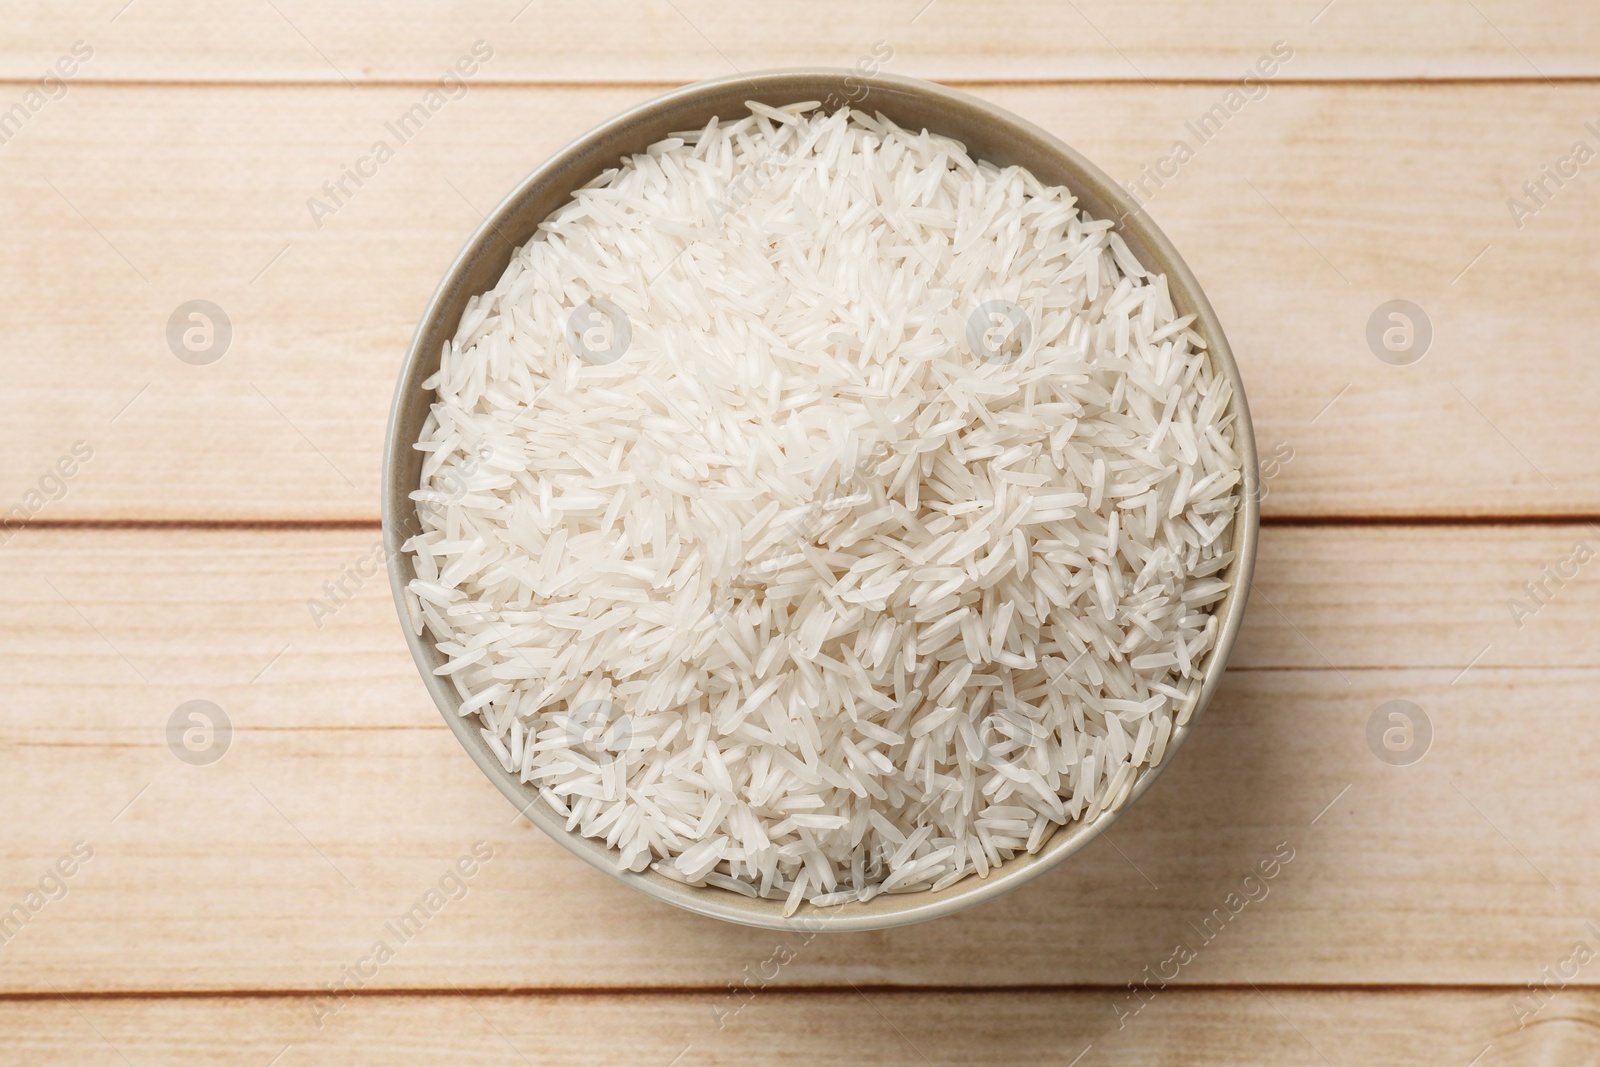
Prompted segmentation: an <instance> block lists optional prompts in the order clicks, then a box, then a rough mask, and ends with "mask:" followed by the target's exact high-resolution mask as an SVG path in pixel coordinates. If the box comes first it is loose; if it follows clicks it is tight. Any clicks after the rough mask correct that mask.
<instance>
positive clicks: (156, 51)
mask: <svg viewBox="0 0 1600 1067" xmlns="http://www.w3.org/2000/svg"><path fill="white" fill-rule="evenodd" d="M0 17H4V19H5V22H6V24H7V26H8V28H9V29H8V33H7V40H6V44H5V48H4V51H3V52H0V61H3V65H0V73H3V74H4V75H7V76H12V77H16V76H26V75H31V74H35V73H36V72H37V71H40V70H43V69H44V68H45V67H47V66H48V65H50V64H51V63H53V62H54V61H55V59H56V57H57V55H59V54H60V53H61V52H62V51H63V50H64V49H66V48H67V47H68V46H69V45H70V44H71V43H72V42H73V41H74V40H77V39H80V38H81V39H86V40H88V41H91V42H93V43H94V45H95V47H96V55H95V58H94V60H93V61H92V63H91V65H90V68H89V70H88V71H87V72H86V73H85V76H87V77H95V78H133V79H149V78H165V79H230V80H231V79H244V80H249V79H262V78H283V79H307V78H315V79H322V80H330V79H331V80H335V81H337V80H340V79H342V78H348V79H350V80H351V81H355V82H361V81H365V80H371V79H396V78H410V79H416V78H427V77H437V76H438V75H439V73H440V72H441V71H443V70H446V69H448V67H449V66H450V64H452V63H453V62H454V61H455V59H456V57H457V56H458V55H459V54H461V52H462V51H463V50H465V49H466V48H467V47H468V46H469V45H470V44H471V43H472V42H473V41H474V40H478V39H482V40H485V41H487V42H490V43H491V44H492V45H493V47H494V48H495V59H494V63H493V65H492V67H491V75H492V76H493V77H496V78H502V79H509V80H515V81H530V82H551V81H564V82H572V81H579V82H589V81H617V80H626V81H637V80H666V81H679V80H685V79H695V78H704V77H710V76H713V75H719V74H726V73H731V72H733V71H735V70H745V71H747V70H759V69H762V68H767V67H779V66H796V65H799V66H808V65H819V64H821V65H831V66H853V65H854V64H855V63H856V62H857V60H858V59H860V58H861V57H863V56H871V55H872V54H873V50H874V44H875V43H876V42H883V45H881V46H879V53H878V54H880V55H881V54H883V52H882V48H883V47H884V46H887V47H888V48H891V49H892V53H893V54H892V58H891V59H889V60H888V64H889V67H890V69H894V70H899V71H903V72H905V73H911V74H919V75H923V76H925V77H937V78H966V79H973V78H981V79H1040V78H1065V79H1083V78H1113V79H1119V80H1125V81H1140V80H1143V79H1144V78H1146V77H1148V78H1238V77H1240V76H1241V74H1242V72H1243V71H1244V69H1245V68H1246V67H1248V66H1250V65H1251V64H1252V63H1254V62H1255V61H1256V60H1257V59H1258V58H1259V57H1260V56H1261V55H1262V54H1264V53H1265V52H1267V51H1268V50H1269V49H1270V48H1271V46H1272V44H1273V43H1274V42H1275V41H1278V40H1284V41H1287V42H1292V43H1293V44H1294V45H1295V46H1296V48H1297V54H1296V58H1295V60H1294V62H1293V63H1292V65H1291V67H1290V70H1289V72H1290V73H1291V74H1292V75H1293V76H1295V77H1305V78H1352V77H1356V78H1396V77H1398V78H1431V77H1463V76H1466V77H1473V76H1486V75H1487V76H1502V77H1515V78H1528V77H1531V78H1538V77H1540V76H1541V75H1546V76H1550V77H1557V76H1562V75H1572V74H1588V75H1592V74H1595V73H1597V71H1600V52H1597V49H1596V41H1597V40H1600V16H1597V13H1596V11H1595V9H1594V7H1593V5H1591V4H1585V3H1582V2H1581V0H1539V2H1537V3H1522V4H1517V3H1513V2H1512V0H1478V2H1477V3H1476V4H1462V3H1455V2H1451V0H1418V2H1414V3H1407V4H1392V3H1383V2H1381V0H1337V2H1336V3H1334V4H1327V3H1326V0H1302V2H1297V3H1293V4H1283V3H1273V2H1270V0H1205V2H1192V0H1146V2H1142V3H1139V4H1126V3H1117V2H1115V0H1081V2H1079V3H1075V4H1035V3H1029V2H1026V0H999V2H992V3H981V4H980V3H970V2H962V0H931V2H930V0H867V2H846V0H821V2H819V3H814V4H808V5H806V6H805V7H803V8H802V7H794V6H792V5H785V4H782V3H781V2H778V0H760V2H756V3H748V4H741V5H738V6H737V8H735V7H731V6H729V5H726V4H722V3H718V2H716V0H676V2H674V3H672V4H667V3H643V2H639V0H598V2H593V3H575V2H572V0H494V2H491V3H472V2H470V0H432V2H427V0H404V2H401V3H389V4H378V3H375V2H373V0H366V2H360V3H344V4H337V5H327V4H317V3H315V2H314V0H275V2H274V3H272V4H261V3H252V2H250V0H220V2H214V3H202V2H200V0H134V2H132V3H128V2H127V0H116V2H90V0H75V2H71V3H58V4H51V5H48V6H46V5H28V4H23V3H20V2H18V0H10V2H8V3H7V4H5V5H4V7H3V9H0Z"/></svg>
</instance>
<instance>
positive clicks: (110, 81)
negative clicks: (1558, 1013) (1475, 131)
mask: <svg viewBox="0 0 1600 1067" xmlns="http://www.w3.org/2000/svg"><path fill="white" fill-rule="evenodd" d="M928 78H929V80H930V81H936V82H939V83H940V84H942V85H951V86H959V87H967V88H986V87H997V88H1051V87H1067V86H1093V87H1124V86H1126V87H1131V88H1148V87H1151V86H1154V87H1158V88H1164V87H1172V88H1184V87H1189V86H1193V87H1219V86H1230V85H1238V84H1239V79H1238V78H1230V77H1219V76H1214V75H1205V76H1161V75H1157V76H1153V77H1150V78H1138V77H1134V76H1132V75H1130V76H1128V77H1125V78H1123V77H1105V78H1072V77H1021V78H993V77H989V78H974V77H939V76H938V75H931V76H928ZM696 80H697V79H695V78H645V79H615V80H612V79H594V80H582V79H560V78H556V79H549V80H544V79H538V78H525V79H516V78H499V79H476V78H475V79H473V81H472V87H473V88H481V89H660V90H663V91H664V90H667V89H675V88H678V87H679V86H683V85H689V84H692V83H693V82H694V81H696ZM38 82H39V79H38V78H35V77H25V76H21V75H10V74H8V75H3V76H0V86H31V85H37V84H38ZM1597 83H1600V73H1594V74H1552V75H1549V76H1548V77H1545V76H1541V75H1537V74H1527V75H1522V74H1487V75H1468V74H1460V75H1445V76H1441V77H1425V76H1417V75H1394V76H1391V77H1379V76H1370V75H1369V76H1351V75H1345V76H1340V75H1329V76H1328V77H1325V78H1307V77H1301V78H1274V79H1273V80H1272V84H1273V85H1274V86H1285V87H1302V88H1323V87H1339V86H1370V87H1388V86H1411V87H1419V88H1420V87H1432V86H1440V85H1452V86H1462V85H1482V86H1517V85H1535V86H1537V85H1541V84H1544V85H1573V86H1585V85H1594V84H1597ZM72 84H73V85H74V86H96V87H100V88H109V89H164V88H170V89H425V88H429V87H431V86H434V85H437V84H438V79H435V78H421V77H406V78H358V79H355V80H353V81H348V82H346V81H341V80H339V79H337V78H320V77H314V78H293V77H284V78H155V77H149V78H136V77H129V78H86V77H79V78H75V79H73V82H72Z"/></svg>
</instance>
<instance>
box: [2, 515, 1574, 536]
mask: <svg viewBox="0 0 1600 1067" xmlns="http://www.w3.org/2000/svg"><path fill="white" fill-rule="evenodd" d="M1261 525H1262V527H1264V528H1271V527H1295V528H1310V529H1320V528H1324V527H1328V528H1338V527H1380V528H1381V527H1410V526H1469V527H1483V526H1505V527H1520V526H1584V525H1593V526H1600V512H1574V513H1571V514H1565V513H1561V512H1540V513H1535V514H1528V515H1426V514H1423V515H1263V516H1262V517H1261ZM382 528H383V522H382V521H381V520H379V519H38V520H35V521H33V522H30V523H28V524H26V525H24V526H19V527H17V528H16V530H14V531H11V532H12V533H13V534H19V533H23V532H25V531H28V530H37V531H45V530H58V531H67V532H71V531H82V532H85V533H92V532H97V531H101V530H108V531H109V530H173V531H201V532H210V531H223V530H254V531H262V532H285V531H286V532H295V531H322V530H381V529H382Z"/></svg>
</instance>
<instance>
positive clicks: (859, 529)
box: [406, 103, 1240, 912]
mask: <svg viewBox="0 0 1600 1067" xmlns="http://www.w3.org/2000/svg"><path fill="white" fill-rule="evenodd" d="M749 107H750V109H751V114H750V115H749V116H747V117H744V118H742V119H739V120H738V121H736V122H731V123H724V122H717V121H713V122H711V123H710V124H709V125H708V126H707V127H706V128H705V129H703V130H700V131H698V132H694V133H685V134H679V135H676V136H674V137H671V138H669V139H668V140H665V141H662V142H660V143H659V144H656V145H653V146H652V147H651V148H650V149H649V151H648V152H647V153H645V154H643V155H638V156H635V157H633V158H632V159H630V160H627V161H625V162H624V163H623V165H622V166H621V167H620V168H618V169H615V170H611V171H607V172H606V173H605V174H603V175H602V176H601V177H600V178H598V179H597V180H596V181H595V182H593V183H592V184H591V185H589V186H588V187H586V188H584V189H583V190H581V191H579V192H578V193H577V194H576V195H575V196H574V198H573V200H572V201H571V203H569V204H567V205H566V206H564V207H562V208H561V209H560V210H559V211H557V212H556V213H555V214H554V215H552V216H551V217H550V218H549V219H548V220H547V221H546V222H545V223H544V224H543V225H542V226H541V227H540V232H539V233H538V234H537V235H536V236H535V237H534V238H533V239H532V240H531V241H529V242H528V244H527V245H525V246H524V247H523V248H522V249H521V250H520V251H518V252H517V254H516V256H515V257H514V258H513V260H512V262H511V265H510V266H509V267H508V268H507V270H506V272H505V275H504V276H503V277H502V278H501V279H500V282H499V284H498V285H496V286H495V287H494V289H493V290H492V291H491V292H488V293H485V294H483V295H482V296H480V297H477V298H475V299H474V300H472V301H471V302H470V303H469V305H468V308H467V312H466V314H465V315H464V316H463V318H462V321H461V325H460V328H459V330H458V331H457V333H456V336H455V339H454V340H453V341H452V342H451V343H450V344H449V345H447V346H446V348H445V351H444V355H443V363H442V366H441V369H440V370H439V372H438V373H437V374H436V375H434V376H433V377H432V378H430V379H429V380H428V382H427V383H426V388H429V389H436V390H437V394H438V399H437V403H435V404H434V406H433V410H432V414H431V415H430V417H429V418H428V420H427V425H426V428H425V429H424V431H423V433H422V437H421V440H420V441H418V443H417V445H416V447H417V448H419V449H420V450H422V451H423V452H425V453H426V454H427V455H426V457H425V461H424V465H423V473H422V489H421V490H420V491H419V492H417V493H414V494H413V496H414V497H415V499H416V500H417V501H418V502H419V505H420V506H419V514H420V516H421V522H422V531H423V532H421V533H420V534H419V535H417V536H415V537H413V538H412V539H411V540H410V541H409V542H408V543H407V546H406V548H407V550H408V551H409V552H410V553H412V556H413V561H414V564H415V568H416V575H417V577H416V579H415V580H414V581H412V582H411V583H410V586H409V589H408V595H407V601H408V604H409V606H410V610H411V613H412V620H413V623H414V625H415V627H416V630H417V632H418V633H421V632H422V630H423V628H424V627H426V628H427V630H428V632H429V633H430V634H431V635H432V637H433V638H434V639H435V640H436V641H437V644H438V648H439V650H440V651H441V652H442V653H443V655H444V656H445V658H446V659H447V660H448V662H447V663H446V664H445V665H444V666H442V667H441V668H439V671H438V673H439V674H442V675H444V676H446V677H448V678H449V679H450V680H451V681H452V682H453V683H454V685H455V688H456V691H457V692H458V693H459V694H460V699H461V704H460V714H461V715H463V716H467V715H475V716H477V717H478V719H479V721H480V722H481V724H482V734H483V738H484V740H485V741H486V743H487V744H488V745H489V747H490V748H491V749H493V751H494V753H495V754H496V755H497V756H498V757H499V759H500V761H501V763H502V764H503V765H504V766H505V768H506V770H507V771H508V772H513V773H515V774H517V775H519V776H520V779H521V781H523V782H525V783H528V784H529V785H530V786H531V787H534V788H536V789H537V790H538V793H539V795H540V796H541V797H542V798H543V799H544V801H545V802H546V803H548V804H549V805H550V806H551V807H552V808H554V809H555V811H557V812H558V813H560V815H561V816H562V817H564V818H565V819H566V821H567V825H568V827H569V828H570V829H571V830H573V831H574V832H577V833H581V834H584V835H586V836H588V837H592V838H597V839H601V840H603V841H604V842H605V843H606V844H607V845H608V846H611V847H612V848H614V849H615V850H616V855H617V863H618V865H619V866H620V867H622V868H626V869H630V870H634V871H642V870H644V869H646V868H652V869H654V870H656V871H658V872H660V873H661V874H663V875H666V876H668V877H671V878H674V879H679V880H682V881H685V882H689V883H692V884H696V885H713V886H720V887H722V888H724V889H727V890H731V891H733V892H737V893H744V894H747V895H752V896H756V895H759V896H763V897H773V898H779V899H783V900H785V901H786V908H787V910H788V911H790V912H792V911H793V910H794V909H795V908H797V907H798V906H799V905H800V903H801V902H802V901H810V902H811V903H813V904H816V905H830V904H838V903H842V902H844V901H851V900H868V899H870V898H872V897H873V896H875V895H877V894H879V893H886V892H887V893H893V892H909V891H917V890H930V889H931V890H938V889H941V888H943V887H946V886H949V885H951V884H952V883H954V882H956V881H958V880H959V879H962V878H964V877H967V876H968V875H974V874H975V875H977V876H978V877H980V878H982V877H986V876H987V875H988V874H989V873H990V872H991V871H992V870H994V869H995V868H996V867H997V866H998V865H1000V864H1002V863H1004V862H1005V861H1007V860H1008V859H1010V858H1012V857H1014V856H1016V855H1018V854H1019V853H1023V852H1031V851H1035V850H1037V849H1038V848H1040V846H1042V845H1043V844H1044V843H1045V842H1046V841H1048V840H1049V838H1050V836H1051V835H1052V833H1053V832H1054V831H1055V830H1056V828H1058V827H1060V826H1062V825H1064V824H1066V823H1069V822H1071V821H1073V820H1077V819H1093V818H1094V817H1096V816H1097V815H1098V814H1100V813H1101V812H1103V811H1107V810H1111V809H1114V808H1116V807H1117V806H1118V805H1120V804H1122V803H1123V802H1124V801H1125V799H1126V798H1127V796H1128V792H1129V790H1130V789H1131V788H1132V786H1133V784H1134V780H1135V778H1136V777H1137V775H1138V774H1139V772H1140V770H1141V768H1145V767H1151V766H1154V765H1155V764H1157V763H1158V762H1160V760H1161V758H1162V755H1163V753H1164V752H1165V751H1166V748H1167V744H1168V740H1169V739H1170V737H1171V736H1172V731H1173V728H1174V726H1175V725H1180V724H1182V723H1183V722H1184V721H1185V719H1186V717H1187V716H1188V714H1189V713H1190V711H1191V710H1192V708H1193V706H1194V701H1195V698H1196V695H1197V692H1198V688H1199V677H1200V673H1201V669H1202V666H1203V664H1204V663H1205V661H1206V657H1207V653H1208V652H1209V650H1210V649H1211V647H1212V644H1213V641H1214V639H1215V635H1216V632H1217V619H1216V618H1215V617H1214V616H1213V614H1212V610H1211V609H1212V608H1213V606H1214V605H1215V604H1216V603H1217V602H1218V601H1219V600H1220V599H1221V598H1222V597H1223V596H1224V593H1225V592H1226V590H1227V588H1228V584H1229V583H1228V581H1227V578H1226V575H1227V573H1228V572H1227V568H1228V565H1229V564H1230V562H1231V561H1232V559H1233V555H1232V553H1231V552H1230V551H1229V550H1228V547H1227V546H1228V542H1229V541H1230V538H1229V537H1228V536H1226V534H1227V532H1228V530H1229V527H1230V525H1231V523H1232V520H1233V515H1234V510H1235V506H1236V504H1237V503H1238V487H1239V483H1240V470H1239V465H1240V462H1239V456H1238V453H1237V452H1236V451H1235V449H1234V447H1233V429H1232V421H1233V420H1232V417H1231V415H1230V407H1231V405H1230V394H1229V387H1228V383H1227V381H1226V379H1225V378H1222V377H1220V376H1218V375H1217V374H1215V373H1214V372H1213V370H1212V368H1211V365H1210V362H1209V360H1208V357H1207V356H1206V355H1205V352H1204V349H1205V343H1204V341H1203V340H1202V339H1201V338H1200V337H1199V336H1198V335H1196V334H1195V333H1194V332H1193V331H1192V330H1191V329H1190V323H1191V320H1192V318H1193V316H1184V317H1182V318H1178V317H1176V316H1175V312H1174V309H1173V307H1172V302H1171V299H1170V297H1169V294H1168V291H1167V284H1166V279H1165V278H1164V277H1161V276H1155V275H1152V274H1150V273H1148V272H1147V271H1145V270H1144V269H1143V268H1142V267H1141V266H1140V264H1139V263H1138V261H1137V260H1136V259H1135V258H1134V256H1133V255H1132V254H1131V253H1130V252H1129V250H1128V248H1127V247H1126V245H1124V244H1123V242H1122V241H1121V239H1120V238H1119V237H1118V236H1117V235H1116V234H1115V233H1113V232H1112V230H1111V226H1112V224H1111V222H1109V221H1107V220H1094V219H1090V218H1087V217H1085V216H1084V214H1083V213H1081V212H1080V211H1078V210H1077V208H1076V207H1075V203H1074V200H1073V197H1072V195H1071V194H1070V193H1068V192H1067V191H1066V190H1065V189H1063V188H1059V187H1048V188H1047V187H1044V186H1041V185H1040V184H1039V182H1038V181H1037V180H1036V179H1035V178H1034V177H1033V176H1032V175H1031V174H1029V173H1028V172H1027V171H1025V170H1021V169H1019V168H1016V167H1009V168H1006V169H1003V170H1001V169H997V168H995V167H993V166H991V165H989V164H987V163H983V162H980V161H975V160H973V159H971V158H970V157H969V156H968V155H967V154H966V152H965V150H964V148H963V147H962V145H960V144H959V143H957V142H955V141H952V140H949V139H948V138H943V137H938V136H934V135H931V134H929V133H926V132H922V133H912V132H910V131H907V130H904V129H901V128H899V127H896V126H895V125H894V124H893V123H891V122H889V121H887V120H886V119H884V118H883V116H881V115H879V116H876V117H873V116H868V115H865V114H863V113H861V112H856V111H850V112H845V111H840V112H836V113H833V114H827V113H824V112H822V111H821V110H819V109H818V106H817V105H816V104H809V105H804V104H802V105H794V106H791V107H786V108H783V109H773V108H769V107H766V106H763V105H760V104H755V103H752V104H750V105H749Z"/></svg>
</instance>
